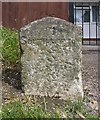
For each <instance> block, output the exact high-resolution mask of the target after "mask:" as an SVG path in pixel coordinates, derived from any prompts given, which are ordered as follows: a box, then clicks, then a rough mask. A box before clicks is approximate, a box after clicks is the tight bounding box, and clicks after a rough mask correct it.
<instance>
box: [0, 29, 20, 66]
mask: <svg viewBox="0 0 100 120" xmlns="http://www.w3.org/2000/svg"><path fill="white" fill-rule="evenodd" d="M0 32H1V37H2V38H1V39H0V40H1V41H0V43H2V47H0V52H1V54H2V60H3V61H4V62H5V63H7V64H16V63H18V62H20V46H19V38H18V31H16V30H10V29H7V28H0Z"/></svg>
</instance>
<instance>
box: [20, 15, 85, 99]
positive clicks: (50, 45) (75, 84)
mask: <svg viewBox="0 0 100 120" xmlns="http://www.w3.org/2000/svg"><path fill="white" fill-rule="evenodd" d="M20 41H21V47H22V49H23V51H24V52H23V55H22V57H21V62H22V81H23V83H24V85H25V87H24V90H25V93H26V94H32V95H40V96H50V97H52V96H56V95H58V96H59V97H61V98H62V99H64V100H66V99H68V97H69V96H70V97H71V98H78V97H81V98H82V96H83V89H82V77H81V56H82V55H81V29H80V28H79V27H77V26H75V25H73V24H72V23H69V22H67V21H65V20H62V19H59V18H54V17H46V18H43V19H40V20H37V21H34V22H32V23H30V24H28V25H26V26H25V27H23V28H21V31H20Z"/></svg>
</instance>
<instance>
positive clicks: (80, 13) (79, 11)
mask: <svg viewBox="0 0 100 120" xmlns="http://www.w3.org/2000/svg"><path fill="white" fill-rule="evenodd" d="M75 9H76V10H74V21H75V22H79V23H82V21H83V22H90V9H89V6H88V7H87V6H86V7H76V8H75Z"/></svg>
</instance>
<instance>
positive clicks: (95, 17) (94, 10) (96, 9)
mask: <svg viewBox="0 0 100 120" xmlns="http://www.w3.org/2000/svg"><path fill="white" fill-rule="evenodd" d="M98 14H99V7H98V6H92V22H96V21H98Z"/></svg>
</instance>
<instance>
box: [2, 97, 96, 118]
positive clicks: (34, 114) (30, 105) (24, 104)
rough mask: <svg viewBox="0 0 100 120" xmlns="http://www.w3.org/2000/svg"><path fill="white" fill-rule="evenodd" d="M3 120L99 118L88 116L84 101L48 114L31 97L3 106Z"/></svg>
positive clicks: (70, 104) (72, 103)
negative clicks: (21, 119) (23, 119)
mask: <svg viewBox="0 0 100 120" xmlns="http://www.w3.org/2000/svg"><path fill="white" fill-rule="evenodd" d="M44 105H46V101H45V103H44ZM2 118H10V119H11V118H13V119H14V120H17V119H18V118H19V119H20V118H26V119H28V118H34V119H35V120H42V119H43V118H46V120H47V119H49V118H66V120H69V119H70V120H76V119H77V118H78V119H79V120H80V119H83V120H98V117H97V116H94V115H91V114H87V113H86V110H85V108H84V106H83V102H82V101H77V102H72V101H67V102H66V106H65V108H64V111H63V110H61V109H60V108H56V109H55V111H54V112H53V113H52V112H48V111H47V110H46V109H43V107H42V106H41V105H40V104H39V103H38V102H36V101H35V100H32V99H30V98H29V97H27V98H25V99H23V100H20V99H15V100H12V101H10V102H8V103H5V104H4V105H3V106H2Z"/></svg>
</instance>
